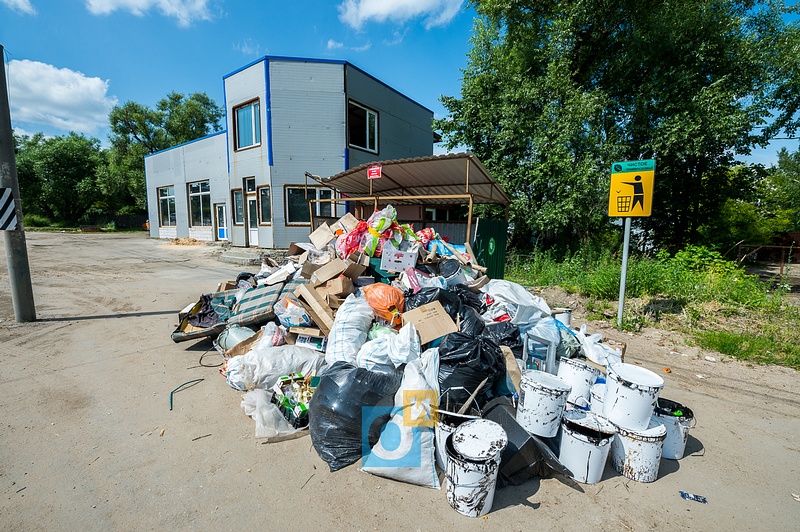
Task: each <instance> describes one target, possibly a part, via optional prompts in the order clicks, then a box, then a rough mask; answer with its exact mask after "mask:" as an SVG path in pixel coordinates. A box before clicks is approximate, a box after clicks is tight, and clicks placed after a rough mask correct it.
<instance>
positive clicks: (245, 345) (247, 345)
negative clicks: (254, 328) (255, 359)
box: [223, 329, 264, 358]
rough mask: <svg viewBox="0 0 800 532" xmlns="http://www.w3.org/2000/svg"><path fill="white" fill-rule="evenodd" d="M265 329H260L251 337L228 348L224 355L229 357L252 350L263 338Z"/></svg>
mask: <svg viewBox="0 0 800 532" xmlns="http://www.w3.org/2000/svg"><path fill="white" fill-rule="evenodd" d="M263 332H264V330H263V329H259V330H258V332H257V333H255V334H254V335H253V336H251V337H250V338H245V339H244V340H242V341H241V342H239V343H238V344H236V345H235V346H233V347H231V348H230V349H228V350H227V351H226V352H225V353H223V355H224V356H225V357H227V358H233V357H235V356H239V355H244V354H245V353H247V352H248V351H250V350H251V349H252V348H253V346H255V345H256V344H257V343H258V341H259V340H261V333H263Z"/></svg>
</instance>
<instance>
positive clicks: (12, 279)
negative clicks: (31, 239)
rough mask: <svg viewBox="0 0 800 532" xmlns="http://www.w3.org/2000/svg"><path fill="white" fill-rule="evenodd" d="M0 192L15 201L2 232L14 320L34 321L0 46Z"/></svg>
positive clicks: (9, 111) (34, 311) (34, 312)
mask: <svg viewBox="0 0 800 532" xmlns="http://www.w3.org/2000/svg"><path fill="white" fill-rule="evenodd" d="M0 59H2V62H1V63H0V67H2V68H0V188H10V189H11V194H12V196H13V198H14V214H15V215H16V217H17V227H16V228H15V229H14V230H12V231H3V241H4V243H5V249H6V263H7V264H8V281H9V284H10V285H11V301H12V303H13V305H14V318H15V319H16V320H17V321H19V322H24V321H36V306H35V305H34V302H33V286H32V285H31V268H30V265H29V264H28V248H27V246H26V245H25V228H24V227H23V224H22V205H21V202H20V196H19V181H18V180H17V164H16V160H15V158H14V136H13V133H12V130H11V110H10V107H9V102H8V88H7V87H8V85H7V80H6V69H5V64H6V62H5V54H4V50H3V45H1V44H0Z"/></svg>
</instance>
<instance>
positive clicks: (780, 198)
mask: <svg viewBox="0 0 800 532" xmlns="http://www.w3.org/2000/svg"><path fill="white" fill-rule="evenodd" d="M773 170H774V172H773V173H772V174H770V176H769V178H768V179H767V180H766V181H765V183H764V192H763V197H764V199H765V204H766V207H767V208H769V209H770V211H771V212H774V213H776V214H777V213H782V215H783V216H784V217H785V218H786V227H785V229H784V230H785V231H800V151H796V152H793V153H790V152H789V151H788V150H787V149H786V148H782V149H781V151H780V152H778V165H777V166H776V167H775V168H774V169H773Z"/></svg>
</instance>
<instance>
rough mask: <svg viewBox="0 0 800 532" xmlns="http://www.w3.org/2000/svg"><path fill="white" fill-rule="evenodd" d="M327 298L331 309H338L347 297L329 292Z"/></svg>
mask: <svg viewBox="0 0 800 532" xmlns="http://www.w3.org/2000/svg"><path fill="white" fill-rule="evenodd" d="M325 300H326V301H327V302H328V306H329V307H330V308H331V309H333V310H336V309H338V308H339V307H341V306H342V304H344V300H345V298H343V297H338V296H334V295H331V294H328V296H327V297H326V298H325Z"/></svg>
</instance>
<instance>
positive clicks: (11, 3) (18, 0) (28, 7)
mask: <svg viewBox="0 0 800 532" xmlns="http://www.w3.org/2000/svg"><path fill="white" fill-rule="evenodd" d="M2 2H3V3H4V4H5V5H6V6H8V7H9V9H13V10H14V11H19V12H20V13H25V14H26V15H35V14H36V8H35V7H33V4H31V0H2Z"/></svg>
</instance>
